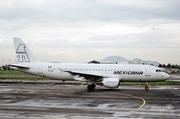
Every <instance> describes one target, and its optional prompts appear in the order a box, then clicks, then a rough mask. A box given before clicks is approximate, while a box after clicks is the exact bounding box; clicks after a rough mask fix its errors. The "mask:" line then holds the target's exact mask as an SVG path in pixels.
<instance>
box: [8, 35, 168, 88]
mask: <svg viewBox="0 0 180 119" xmlns="http://www.w3.org/2000/svg"><path fill="white" fill-rule="evenodd" d="M13 41H14V46H15V50H16V55H17V63H16V64H10V66H11V68H13V69H15V70H19V71H22V72H26V73H30V74H33V75H38V76H41V77H46V78H50V79H59V80H62V81H72V80H73V81H79V82H87V85H88V86H87V90H88V91H92V90H94V89H95V87H96V85H101V86H104V87H106V88H118V87H119V86H120V83H121V82H144V83H145V90H146V91H148V90H149V87H148V82H156V81H165V80H167V79H169V78H170V76H169V75H168V74H167V73H165V72H164V71H163V69H161V68H159V67H155V66H150V65H142V64H88V63H45V62H41V61H39V60H38V59H37V58H36V57H35V55H34V54H33V53H32V51H31V50H30V49H29V47H28V46H27V45H26V44H25V43H24V41H23V40H22V39H21V38H13Z"/></svg>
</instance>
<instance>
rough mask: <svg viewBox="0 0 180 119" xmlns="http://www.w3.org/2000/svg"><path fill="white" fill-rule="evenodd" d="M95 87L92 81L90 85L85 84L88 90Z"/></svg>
mask: <svg viewBox="0 0 180 119" xmlns="http://www.w3.org/2000/svg"><path fill="white" fill-rule="evenodd" d="M95 87H96V85H95V84H94V83H93V84H91V85H88V86H87V89H88V91H92V90H94V89H95Z"/></svg>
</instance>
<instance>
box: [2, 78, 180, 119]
mask: <svg viewBox="0 0 180 119" xmlns="http://www.w3.org/2000/svg"><path fill="white" fill-rule="evenodd" d="M70 84H71V83H67V84H66V83H63V84H62V83H58V81H56V82H55V83H53V81H46V83H32V81H30V82H29V83H28V81H27V82H23V83H21V82H19V83H3V82H1V83H0V119H12V118H13V119H80V118H81V119H120V118H123V119H126V118H127V119H129V118H131V119H179V118H180V86H179V85H176V86H150V90H149V91H145V90H144V86H143V85H133V86H132V85H122V86H120V88H119V89H107V88H104V87H101V86H97V88H96V90H95V91H93V92H88V91H87V90H86V85H79V83H72V84H73V85H70Z"/></svg>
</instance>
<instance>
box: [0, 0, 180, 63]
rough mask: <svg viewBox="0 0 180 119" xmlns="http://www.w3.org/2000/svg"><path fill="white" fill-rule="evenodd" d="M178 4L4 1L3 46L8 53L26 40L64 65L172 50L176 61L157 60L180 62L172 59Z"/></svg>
mask: <svg viewBox="0 0 180 119" xmlns="http://www.w3.org/2000/svg"><path fill="white" fill-rule="evenodd" d="M179 6H180V2H179V0H173V1H172V0H171V1H170V0H158V1H157V0H150V1H149V0H143V1H142V0H133V1H132V0H113V1H110V0H70V1H66V0H61V1H59V0H51V1H49V0H38V1H37V0H36V1H35V0H32V1H21V0H7V1H0V26H1V27H0V43H1V44H0V47H1V49H3V50H6V51H8V50H7V49H8V48H10V46H11V45H9V44H12V42H11V41H10V40H11V39H12V38H13V37H21V38H22V39H24V40H25V42H27V43H28V44H29V45H30V47H32V49H33V48H34V49H35V52H36V53H37V54H38V55H39V56H40V57H43V58H42V59H46V58H44V57H46V55H49V56H54V57H56V58H57V60H61V59H58V57H61V58H62V59H64V60H63V61H65V60H67V59H69V58H70V57H71V56H73V57H78V58H77V59H76V60H75V59H73V60H75V61H83V60H88V59H91V58H92V57H91V56H93V59H94V57H95V58H99V59H102V58H103V57H106V56H107V55H126V56H129V57H133V56H134V55H139V57H145V58H144V59H148V58H150V57H155V56H154V55H153V54H156V53H159V54H163V53H164V52H163V51H164V50H167V51H166V52H168V53H169V54H171V55H169V54H167V55H168V58H169V57H170V56H173V58H172V59H169V60H166V61H164V60H163V59H159V57H156V58H157V59H159V60H161V61H162V62H169V61H171V62H176V63H178V62H179V61H178V60H173V59H178V58H179V59H180V56H176V55H174V54H177V53H178V51H179V46H180V35H179V31H180V27H179V25H180V14H179V12H178V11H180V7H179ZM12 48H13V47H12ZM41 49H43V50H41ZM121 51H123V52H121ZM132 51H134V52H133V54H132ZM51 52H52V53H51ZM147 52H148V53H147ZM151 52H152V53H151ZM8 53H9V54H11V52H8ZM93 53H94V55H91V56H90V55H86V54H93ZM96 53H97V54H96ZM0 54H1V57H6V54H4V53H3V52H2V50H1V52H0ZM77 54H80V55H81V56H80V57H79V56H77ZM174 56H176V57H174ZM65 57H67V58H65ZM137 57H138V56H137ZM146 57H147V58H146ZM164 57H165V56H164ZM162 58H163V57H162ZM168 58H167V59H168ZM47 59H48V58H47ZM130 59H131V58H130ZM49 60H50V59H48V61H49ZM68 61H72V60H68ZM179 63H180V62H179Z"/></svg>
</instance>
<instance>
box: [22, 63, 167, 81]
mask: <svg viewBox="0 0 180 119" xmlns="http://www.w3.org/2000/svg"><path fill="white" fill-rule="evenodd" d="M24 65H26V66H28V67H29V69H26V70H21V71H24V72H27V73H31V74H34V75H39V76H43V77H47V78H51V79H59V80H74V79H75V77H78V75H72V74H70V73H68V72H66V71H72V72H78V73H82V74H90V75H91V74H93V75H98V76H102V77H106V78H118V79H119V80H120V81H121V82H126V81H140V82H150V81H163V80H166V79H168V78H169V75H168V74H166V73H165V72H162V69H161V68H158V67H154V66H149V65H139V64H85V63H25V64H24Z"/></svg>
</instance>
